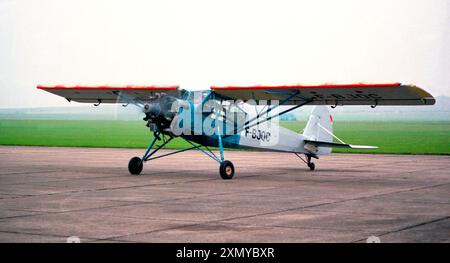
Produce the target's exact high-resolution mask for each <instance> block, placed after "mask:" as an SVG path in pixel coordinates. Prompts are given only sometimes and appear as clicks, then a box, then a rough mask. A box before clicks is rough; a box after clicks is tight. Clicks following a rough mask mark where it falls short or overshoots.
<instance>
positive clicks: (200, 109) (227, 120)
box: [38, 83, 435, 179]
mask: <svg viewBox="0 0 450 263" xmlns="http://www.w3.org/2000/svg"><path fill="white" fill-rule="evenodd" d="M38 89H41V90H45V91H48V92H50V93H53V94H56V95H59V96H62V97H64V98H65V99H67V100H68V101H69V102H71V101H75V102H82V103H94V105H95V106H98V105H100V104H102V103H120V104H122V105H123V106H126V105H128V104H131V105H135V106H138V107H139V108H141V109H142V112H143V113H144V114H145V117H144V121H145V122H146V125H147V127H149V129H150V131H151V132H152V133H153V135H154V136H153V138H152V140H151V142H150V144H149V146H148V148H147V150H146V151H145V153H144V154H143V155H142V156H141V157H133V158H131V160H130V161H129V164H128V170H129V172H130V173H131V174H134V175H139V174H140V173H141V171H142V169H143V164H144V163H145V162H149V161H151V160H154V159H157V158H162V157H166V156H170V155H173V154H176V153H181V152H184V151H188V150H193V149H196V150H199V151H200V152H202V153H204V154H205V155H207V156H208V157H210V158H211V159H213V160H214V161H216V162H217V163H218V164H219V173H220V176H221V177H222V178H223V179H232V178H233V176H234V174H235V168H234V165H233V163H232V162H231V161H229V160H226V159H225V157H224V149H225V148H252V149H255V148H256V149H262V150H266V151H280V152H287V153H293V154H295V155H297V156H298V157H299V158H300V159H302V160H303V161H304V162H305V163H306V165H307V166H308V167H309V169H310V170H314V169H315V164H314V163H313V162H312V161H311V159H312V158H316V159H317V158H319V156H320V155H324V154H329V153H331V149H332V148H334V147H342V148H356V149H371V148H376V147H374V146H361V145H352V144H347V143H344V142H343V141H342V140H340V139H339V138H338V137H336V136H335V134H334V133H333V128H332V125H333V117H332V116H331V115H330V113H329V111H328V108H327V105H330V106H331V107H332V108H334V107H336V106H350V105H368V106H371V107H372V108H374V107H377V106H384V105H417V106H419V105H433V104H434V103H435V100H434V98H433V96H432V95H430V94H429V93H428V92H426V91H424V90H423V89H421V88H419V87H417V86H414V85H403V84H401V83H388V84H363V83H361V84H324V85H286V86H212V87H211V88H210V89H209V90H201V91H189V90H184V89H180V88H179V87H178V86H45V85H39V86H38ZM305 105H315V106H314V107H313V109H312V111H311V115H310V116H309V120H308V122H307V124H306V127H305V128H304V130H303V132H301V133H297V132H294V131H291V130H288V129H286V128H283V127H280V126H279V125H278V124H277V122H276V120H277V117H279V116H281V115H284V114H286V113H288V112H291V111H293V110H295V109H298V108H300V107H302V106H305ZM177 137H179V138H182V139H183V140H185V141H186V142H187V143H188V145H190V147H188V148H185V149H179V150H175V151H173V152H167V153H164V154H158V155H157V154H156V153H157V152H158V151H159V150H160V149H162V148H163V147H165V146H166V145H167V144H169V143H170V142H171V141H172V140H173V139H174V138H177ZM211 147H217V149H218V153H215V151H216V150H215V149H212V148H211ZM303 156H304V157H305V158H302V157H303Z"/></svg>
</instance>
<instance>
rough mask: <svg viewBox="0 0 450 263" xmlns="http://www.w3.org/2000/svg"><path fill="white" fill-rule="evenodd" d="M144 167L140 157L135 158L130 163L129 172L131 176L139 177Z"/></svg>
mask: <svg viewBox="0 0 450 263" xmlns="http://www.w3.org/2000/svg"><path fill="white" fill-rule="evenodd" d="M143 167H144V162H143V161H142V160H141V158H139V157H133V158H131V159H130V161H129V162H128V171H129V172H130V174H134V175H139V174H140V173H141V172H142V168H143Z"/></svg>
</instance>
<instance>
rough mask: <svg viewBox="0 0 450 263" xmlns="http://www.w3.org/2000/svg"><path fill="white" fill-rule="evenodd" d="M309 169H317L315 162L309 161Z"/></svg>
mask: <svg viewBox="0 0 450 263" xmlns="http://www.w3.org/2000/svg"><path fill="white" fill-rule="evenodd" d="M308 167H309V170H311V171H314V169H316V165H315V164H314V163H308Z"/></svg>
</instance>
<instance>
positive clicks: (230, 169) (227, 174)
mask: <svg viewBox="0 0 450 263" xmlns="http://www.w3.org/2000/svg"><path fill="white" fill-rule="evenodd" d="M219 171H220V177H222V179H224V180H229V179H232V178H233V176H234V165H233V163H232V162H230V161H223V162H221V163H220V169H219Z"/></svg>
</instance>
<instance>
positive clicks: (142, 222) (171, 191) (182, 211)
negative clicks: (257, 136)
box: [0, 146, 450, 243]
mask: <svg viewBox="0 0 450 263" xmlns="http://www.w3.org/2000/svg"><path fill="white" fill-rule="evenodd" d="M163 152H167V151H163ZM142 154H143V150H141V149H99V148H59V147H54V148H52V147H16V146H0V242H58V243H61V242H66V240H67V238H68V237H73V236H76V237H78V238H79V239H80V241H81V242H270V243H271V242H366V241H367V239H368V238H369V237H372V236H375V237H377V238H379V240H380V241H381V242H450V156H417V155H373V154H331V155H328V156H324V157H321V158H320V159H319V160H316V161H315V163H316V170H315V171H312V172H311V171H309V169H308V168H307V167H306V165H305V164H304V163H303V162H302V161H301V160H299V159H298V158H297V157H296V156H295V155H293V154H288V153H273V152H250V151H245V152H239V151H229V152H226V153H225V156H226V159H228V160H230V161H232V162H233V163H234V166H235V168H236V174H235V177H234V179H233V180H222V179H221V178H220V176H219V167H218V164H217V163H216V162H215V161H213V160H212V159H209V157H207V156H205V155H203V154H202V153H200V152H198V151H189V152H185V153H180V154H177V155H172V156H169V157H166V158H161V159H157V160H154V161H150V162H147V163H145V165H144V170H143V172H142V174H141V175H139V176H133V175H130V174H129V173H128V169H127V165H128V160H129V159H130V158H131V157H133V156H140V155H142ZM369 240H373V238H371V239H369Z"/></svg>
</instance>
